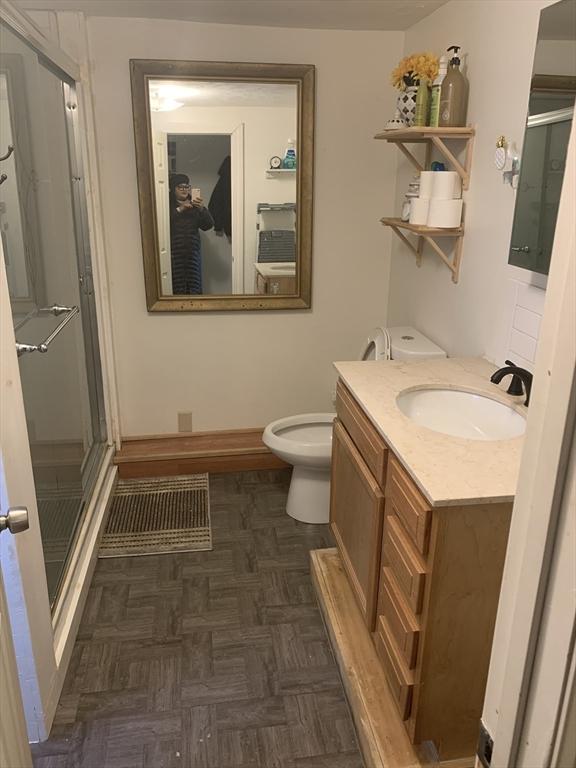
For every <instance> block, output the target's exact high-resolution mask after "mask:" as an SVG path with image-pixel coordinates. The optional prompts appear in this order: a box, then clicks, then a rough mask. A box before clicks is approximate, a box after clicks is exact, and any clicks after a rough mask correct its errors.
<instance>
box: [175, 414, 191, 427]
mask: <svg viewBox="0 0 576 768" xmlns="http://www.w3.org/2000/svg"><path fill="white" fill-rule="evenodd" d="M178 432H192V411H183V412H182V413H179V414H178Z"/></svg>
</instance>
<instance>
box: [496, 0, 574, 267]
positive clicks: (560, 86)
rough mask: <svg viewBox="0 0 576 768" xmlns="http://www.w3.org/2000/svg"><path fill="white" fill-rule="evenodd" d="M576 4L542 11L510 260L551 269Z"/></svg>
mask: <svg viewBox="0 0 576 768" xmlns="http://www.w3.org/2000/svg"><path fill="white" fill-rule="evenodd" d="M573 14H574V4H573V2H570V0H563V1H562V2H559V3H556V4H555V5H552V6H550V7H548V8H545V9H544V10H543V11H542V13H541V14H540V26H539V30H538V43H537V46H536V54H535V59H534V69H533V72H534V74H533V77H532V84H531V89H530V102H529V115H528V120H527V123H526V132H525V135H524V145H523V149H522V160H521V165H520V177H519V180H518V191H517V195H516V207H515V210H514V224H513V228H512V238H511V243H510V254H509V258H508V261H509V263H510V264H513V265H514V266H516V267H522V268H524V269H529V270H531V271H532V272H539V273H540V274H544V275H547V274H548V272H549V269H550V258H551V255H552V246H553V244H554V233H555V230H556V219H557V216H558V206H559V203H560V193H561V191H562V182H563V180H564V168H565V164H566V153H567V151H568V140H569V138H570V129H571V126H572V119H573V116H574V97H575V95H576V57H575V56H574V41H575V40H576V33H575V26H574V18H573Z"/></svg>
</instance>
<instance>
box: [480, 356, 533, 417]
mask: <svg viewBox="0 0 576 768" xmlns="http://www.w3.org/2000/svg"><path fill="white" fill-rule="evenodd" d="M509 374H511V375H512V381H511V382H510V386H509V387H508V389H507V390H506V391H507V392H508V394H509V395H523V394H524V392H526V400H525V402H524V405H526V406H528V405H529V403H530V393H531V391H532V378H533V377H532V374H531V373H530V371H527V370H526V369H525V368H520V367H519V366H517V365H515V364H514V363H513V362H512V361H511V360H506V367H505V368H499V369H498V370H497V371H495V372H494V373H493V374H492V376H490V381H491V382H492V383H493V384H500V382H501V381H502V379H503V378H504V376H508V375H509Z"/></svg>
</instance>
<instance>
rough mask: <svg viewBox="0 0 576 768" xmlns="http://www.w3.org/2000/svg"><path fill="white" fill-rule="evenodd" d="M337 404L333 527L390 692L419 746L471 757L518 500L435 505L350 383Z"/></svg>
mask: <svg viewBox="0 0 576 768" xmlns="http://www.w3.org/2000/svg"><path fill="white" fill-rule="evenodd" d="M336 409H337V414H338V419H337V421H336V425H335V430H334V449H333V451H334V452H333V468H332V492H331V525H332V530H333V531H334V535H335V537H336V541H337V545H338V548H339V550H340V555H341V558H342V562H343V565H344V568H345V570H346V573H347V575H348V578H349V581H350V584H351V585H352V589H353V591H354V594H355V596H356V599H357V602H358V604H359V606H360V609H361V611H362V614H363V616H364V619H365V622H366V626H367V627H368V629H369V630H370V632H372V639H373V641H374V645H375V648H376V650H377V652H378V656H379V658H380V660H381V663H382V668H383V670H384V674H385V676H386V680H387V682H388V687H389V690H390V695H391V697H392V698H393V700H394V701H395V703H396V706H397V708H398V713H399V717H400V718H401V719H402V720H404V721H405V726H406V728H407V730H408V733H409V735H410V738H411V740H412V742H413V743H414V744H421V743H423V742H425V741H431V742H433V743H434V745H435V747H436V750H437V751H438V754H439V756H440V758H441V759H442V760H450V759H456V758H462V757H468V756H470V755H473V754H474V753H475V751H476V743H477V738H478V727H479V721H480V717H481V713H482V705H483V699H484V691H485V686H486V679H487V675H488V665H489V661H490V651H491V645H492V635H493V631H494V624H495V620H496V610H497V606H498V597H499V592H500V584H501V580H502V570H503V567H504V558H505V553H506V544H507V540H508V530H509V525H510V517H511V512H512V504H510V503H503V504H502V503H496V504H470V505H464V506H444V507H435V508H432V507H431V505H430V504H429V503H428V501H427V500H426V499H425V497H424V496H423V495H422V493H421V492H420V490H419V489H418V488H417V486H416V484H415V483H414V481H413V480H412V478H411V477H410V476H409V474H408V473H407V472H406V470H405V469H404V468H403V466H402V465H401V463H400V461H399V460H398V459H397V458H396V457H395V456H394V455H393V454H392V452H391V451H390V450H388V448H387V446H386V444H385V443H384V441H383V440H382V438H381V436H380V435H379V433H378V432H377V431H376V429H375V428H374V427H373V425H372V424H371V423H370V422H369V420H368V418H367V417H366V415H365V414H364V412H363V411H362V409H361V407H360V406H359V405H358V403H357V402H356V401H355V400H354V398H353V397H352V395H351V394H350V392H349V391H348V390H347V389H346V388H345V387H344V385H343V384H342V383H341V382H339V385H338V388H337V403H336ZM376 539H377V541H376ZM376 550H377V551H376ZM373 601H375V602H374V603H373ZM382 727H383V728H385V727H386V726H385V724H384V723H383V725H382Z"/></svg>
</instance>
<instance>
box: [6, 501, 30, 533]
mask: <svg viewBox="0 0 576 768" xmlns="http://www.w3.org/2000/svg"><path fill="white" fill-rule="evenodd" d="M29 525H30V524H29V522H28V510H27V509H26V507H10V509H9V510H8V514H7V515H0V531H5V530H6V528H8V530H9V531H10V533H21V532H22V531H27V530H28V527H29Z"/></svg>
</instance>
